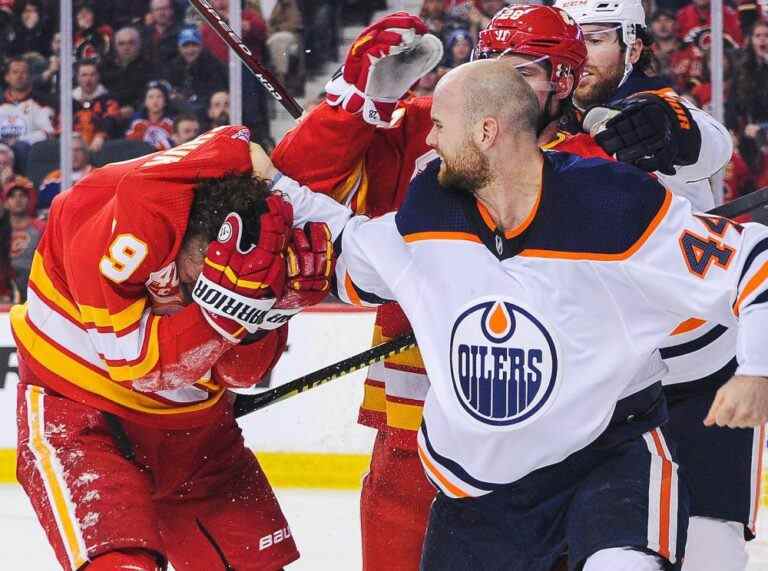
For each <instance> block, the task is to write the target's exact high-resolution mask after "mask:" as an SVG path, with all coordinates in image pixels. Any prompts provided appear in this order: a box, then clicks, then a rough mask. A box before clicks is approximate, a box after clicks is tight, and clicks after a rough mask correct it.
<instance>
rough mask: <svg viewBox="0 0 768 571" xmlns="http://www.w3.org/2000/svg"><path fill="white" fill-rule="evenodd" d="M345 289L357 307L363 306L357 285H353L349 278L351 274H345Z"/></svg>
mask: <svg viewBox="0 0 768 571" xmlns="http://www.w3.org/2000/svg"><path fill="white" fill-rule="evenodd" d="M344 289H345V290H346V292H347V296H349V301H351V302H352V303H354V304H355V305H363V301H362V300H361V299H360V296H359V295H358V294H357V289H355V284H354V283H352V278H351V277H349V272H347V273H345V274H344Z"/></svg>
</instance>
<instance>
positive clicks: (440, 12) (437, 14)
mask: <svg viewBox="0 0 768 571" xmlns="http://www.w3.org/2000/svg"><path fill="white" fill-rule="evenodd" d="M446 10H447V8H446V6H445V2H444V1H443V0H424V3H423V4H422V5H421V12H420V13H419V17H420V18H421V19H422V20H424V23H425V24H426V25H427V28H429V31H430V32H432V33H433V34H435V35H436V36H437V37H442V34H443V29H444V28H445V23H446V19H447V14H446Z"/></svg>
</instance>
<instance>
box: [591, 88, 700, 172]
mask: <svg viewBox="0 0 768 571" xmlns="http://www.w3.org/2000/svg"><path fill="white" fill-rule="evenodd" d="M582 128H583V129H584V130H585V131H587V132H589V133H590V134H591V135H592V136H593V137H594V138H595V141H596V142H597V144H598V145H600V146H601V147H602V148H603V149H604V150H605V152H606V153H608V154H609V155H612V156H615V157H616V159H617V160H619V161H621V162H624V163H630V164H632V165H635V166H636V167H639V168H641V169H643V170H645V171H648V172H654V171H660V172H662V173H664V174H667V175H674V174H675V166H686V165H692V164H694V163H696V161H697V160H698V158H699V152H700V150H701V131H699V127H698V125H696V122H695V121H694V120H693V117H692V116H691V112H690V111H689V109H688V108H687V107H686V106H685V105H684V104H683V103H682V102H681V101H680V99H679V98H678V97H677V96H675V95H661V96H660V95H657V94H654V93H647V92H645V93H636V94H635V95H630V96H629V97H626V98H624V99H622V100H621V101H619V102H617V103H614V104H612V105H611V106H610V107H600V106H598V107H593V108H592V109H590V110H589V111H588V112H587V113H586V115H585V116H584V120H583V122H582Z"/></svg>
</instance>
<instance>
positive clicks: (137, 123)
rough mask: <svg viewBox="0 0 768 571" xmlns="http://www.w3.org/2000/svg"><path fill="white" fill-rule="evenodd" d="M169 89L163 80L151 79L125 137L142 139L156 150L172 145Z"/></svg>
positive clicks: (133, 139)
mask: <svg viewBox="0 0 768 571" xmlns="http://www.w3.org/2000/svg"><path fill="white" fill-rule="evenodd" d="M169 91H170V90H169V89H168V87H167V83H166V82H164V81H153V82H151V83H150V84H149V85H148V86H147V92H146V94H145V95H144V107H143V109H142V110H141V111H140V112H139V113H137V114H136V116H135V117H134V118H133V121H132V122H131V125H130V127H129V128H128V131H127V132H126V133H125V138H126V139H130V140H132V141H144V142H145V143H147V144H149V145H152V146H153V147H155V148H156V149H157V150H163V149H170V148H171V147H173V140H172V139H171V136H172V135H173V119H171V118H170V117H169V116H168V115H169V114H168V96H169Z"/></svg>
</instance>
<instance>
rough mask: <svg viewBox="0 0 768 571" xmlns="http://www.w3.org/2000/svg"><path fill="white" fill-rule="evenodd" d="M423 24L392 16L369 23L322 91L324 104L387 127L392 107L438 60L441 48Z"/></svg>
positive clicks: (407, 16)
mask: <svg viewBox="0 0 768 571" xmlns="http://www.w3.org/2000/svg"><path fill="white" fill-rule="evenodd" d="M427 32H428V29H427V26H426V25H425V24H424V22H423V21H422V20H421V19H420V18H418V17H416V16H411V15H410V14H408V13H407V12H396V13H395V14H390V15H389V16H386V17H385V18H382V19H381V20H379V21H378V22H376V23H375V24H372V25H371V26H369V27H368V28H366V29H365V30H363V32H362V33H361V34H360V36H358V38H357V39H356V40H355V42H354V43H353V44H352V47H350V48H349V52H348V53H347V58H346V60H345V62H344V66H343V67H342V68H341V70H339V72H337V73H336V75H334V77H333V78H332V79H331V81H329V82H328V83H327V84H326V86H325V91H326V93H327V95H326V101H327V102H328V104H329V105H331V106H341V108H342V109H344V110H345V111H348V112H350V113H359V112H361V111H362V115H363V120H364V121H365V122H366V123H370V124H371V125H376V126H378V127H387V126H389V122H390V120H391V119H392V113H393V112H394V110H395V107H397V102H398V101H399V100H400V98H402V97H403V95H405V94H406V93H407V91H408V89H409V88H410V87H411V86H412V85H413V84H414V83H416V82H417V81H418V80H419V79H421V78H422V77H423V76H424V75H426V74H427V73H428V72H430V71H431V70H432V69H433V68H434V67H435V66H436V65H437V64H438V63H440V60H441V59H442V57H443V44H442V42H441V41H440V40H439V39H438V38H437V37H435V36H433V35H431V34H429V33H427Z"/></svg>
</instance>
